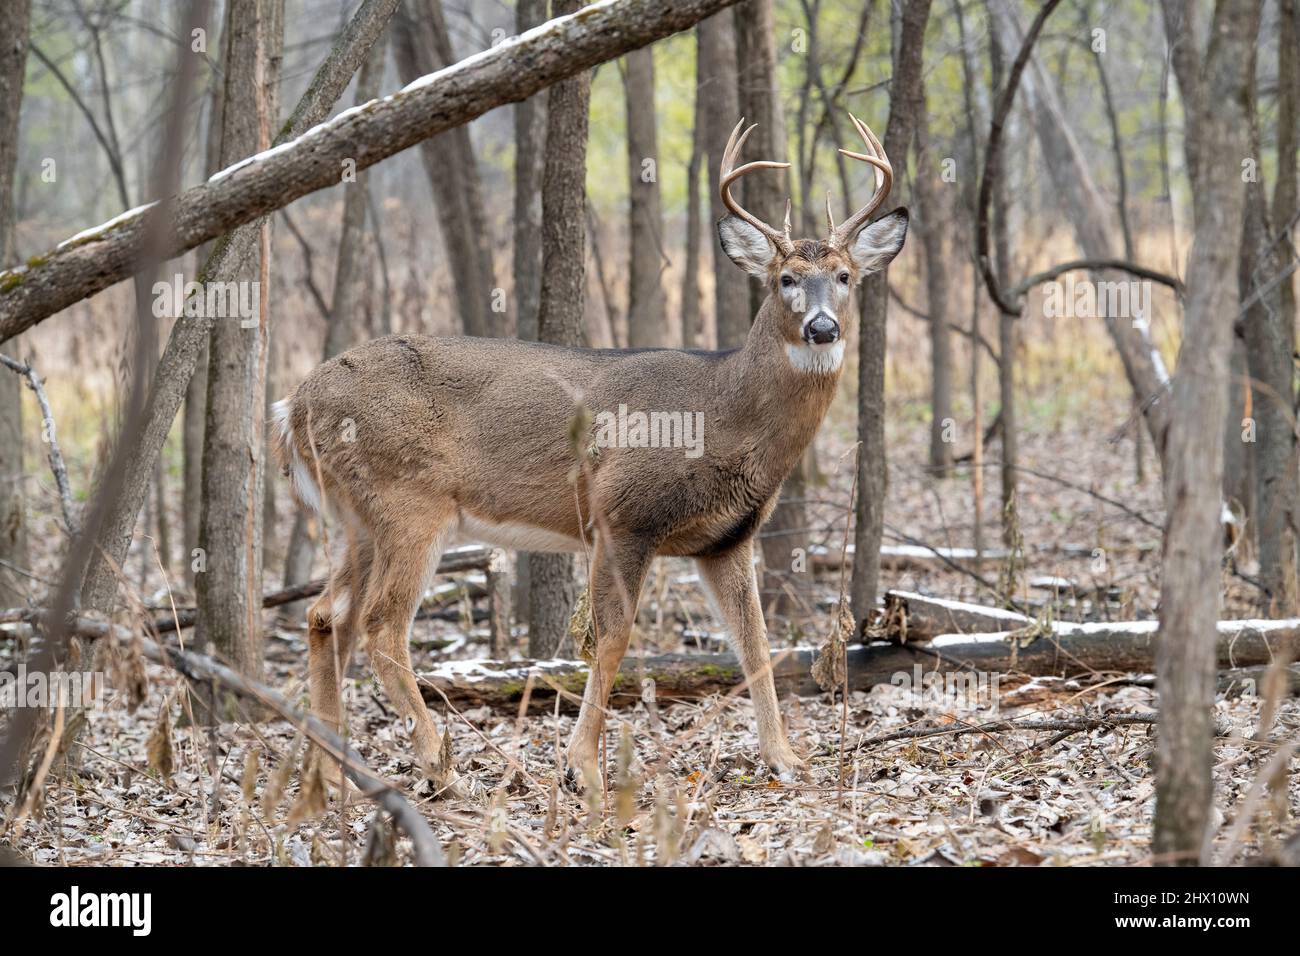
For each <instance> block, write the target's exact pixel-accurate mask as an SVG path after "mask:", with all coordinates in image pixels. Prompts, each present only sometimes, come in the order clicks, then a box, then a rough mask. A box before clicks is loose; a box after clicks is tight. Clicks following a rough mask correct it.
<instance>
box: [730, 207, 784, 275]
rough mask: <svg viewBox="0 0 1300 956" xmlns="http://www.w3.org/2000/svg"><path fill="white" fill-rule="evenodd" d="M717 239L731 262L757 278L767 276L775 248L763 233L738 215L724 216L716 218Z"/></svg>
mask: <svg viewBox="0 0 1300 956" xmlns="http://www.w3.org/2000/svg"><path fill="white" fill-rule="evenodd" d="M718 240H719V241H720V242H721V243H722V251H723V252H725V253H726V254H727V256H728V257H729V258H730V259H731V261H732V262H734V263H735V264H736V265H738V266H740V268H742V269H744V270H745V271H746V272H748V273H749V274H750V275H752V276H754V277H755V278H757V279H766V278H767V264H768V263H769V262H771V261H772V255H773V253H774V252H775V250H774V249H773V248H772V244H771V243H770V242H768V241H767V237H766V236H765V235H763V234H762V233H761V232H759V231H758V230H757V229H755V228H754V227H753V226H751V225H750V224H749V223H747V222H745V220H743V219H741V218H740V217H739V216H724V217H723V218H721V219H719V220H718Z"/></svg>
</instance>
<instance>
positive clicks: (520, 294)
mask: <svg viewBox="0 0 1300 956" xmlns="http://www.w3.org/2000/svg"><path fill="white" fill-rule="evenodd" d="M545 19H546V0H519V2H518V4H517V5H516V7H515V30H516V31H517V32H519V33H523V32H524V31H525V30H531V29H532V28H533V27H535V26H537V25H538V24H539V23H541V22H542V21H543V20H545ZM545 162H546V96H545V95H544V94H538V95H536V96H530V97H529V98H528V99H526V100H523V101H522V102H519V103H517V104H515V197H514V208H515V248H514V272H515V275H514V278H515V317H516V323H517V325H516V334H517V335H518V336H519V338H521V339H524V340H525V341H528V342H535V341H536V340H537V309H538V306H539V304H540V301H541V296H542V170H543V167H544V166H545Z"/></svg>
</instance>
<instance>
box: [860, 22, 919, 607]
mask: <svg viewBox="0 0 1300 956" xmlns="http://www.w3.org/2000/svg"><path fill="white" fill-rule="evenodd" d="M929 19H930V0H907V4H906V6H905V7H904V8H903V12H902V24H901V29H900V31H899V37H898V42H897V44H896V45H895V47H894V56H893V61H894V70H893V76H892V77H891V79H890V81H889V124H888V126H886V127H885V140H884V144H883V145H884V147H885V152H886V153H887V154H888V155H890V156H892V157H894V162H896V163H898V168H900V169H902V168H903V167H904V162H905V159H906V157H907V151H908V148H909V147H910V146H911V143H912V137H913V136H914V135H915V129H916V127H915V123H916V117H917V116H918V115H920V112H921V110H922V109H924V102H923V100H922V90H921V54H922V46H923V44H924V40H925V27H926V23H927V22H928V21H929ZM901 178H902V177H900V179H901ZM860 307H861V314H862V321H861V327H860V332H859V336H858V440H859V441H860V442H861V443H862V446H861V448H860V449H859V451H858V499H857V504H856V505H855V516H856V526H855V528H854V531H853V544H854V554H855V558H854V561H853V581H852V592H851V593H852V598H853V616H854V618H855V620H856V621H857V623H858V625H859V627H860V626H861V625H862V622H863V621H864V620H865V619H866V617H867V615H868V614H870V613H871V611H872V610H873V609H874V608H875V606H876V588H877V587H878V585H879V578H880V541H881V537H882V536H883V533H884V509H885V492H886V488H887V486H888V474H889V473H888V465H887V464H886V460H885V342H886V338H885V320H886V318H887V315H888V310H889V277H888V270H887V269H885V270H882V271H880V272H877V273H876V274H875V275H870V276H867V278H866V279H865V280H864V281H863V283H862V291H861V300H860Z"/></svg>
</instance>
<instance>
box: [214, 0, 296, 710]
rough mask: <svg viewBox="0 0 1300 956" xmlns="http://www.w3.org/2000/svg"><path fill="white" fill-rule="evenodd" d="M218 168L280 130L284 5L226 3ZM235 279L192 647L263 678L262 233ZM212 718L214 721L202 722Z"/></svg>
mask: <svg viewBox="0 0 1300 956" xmlns="http://www.w3.org/2000/svg"><path fill="white" fill-rule="evenodd" d="M225 34H226V55H225V62H226V64H227V66H226V91H225V109H224V110H223V112H222V124H221V126H222V128H221V164H222V165H223V166H226V165H229V164H230V163H233V162H235V161H236V160H238V159H241V158H243V157H244V156H248V155H251V154H253V153H256V152H259V151H260V150H263V149H266V148H267V147H268V146H270V144H271V138H272V136H273V135H274V133H273V130H274V129H275V128H276V127H278V126H279V123H278V121H277V119H276V117H277V114H278V108H277V106H278V96H277V90H278V86H279V79H280V56H281V51H282V49H283V44H284V2H283V0H230V2H229V4H228V6H227V13H226V30H225ZM261 228H262V235H261V239H260V250H259V253H258V255H256V256H254V257H251V258H250V260H249V261H248V262H247V264H246V265H244V266H243V267H242V268H240V269H239V270H238V271H237V272H236V273H235V275H234V280H235V281H236V282H240V283H247V284H249V285H250V286H252V287H254V288H256V289H257V290H258V295H259V302H258V309H257V311H258V315H257V322H256V324H255V325H252V327H247V326H246V324H245V322H243V321H240V320H239V318H237V317H224V318H221V317H219V318H218V319H217V321H216V322H215V323H214V324H213V326H212V335H211V338H210V340H209V343H208V350H209V351H208V354H209V361H208V400H207V427H206V429H205V434H204V442H203V510H202V515H201V517H200V522H199V547H200V549H201V550H202V552H203V559H204V561H205V562H206V568H205V569H204V570H203V571H202V573H200V574H198V575H197V580H196V583H197V595H196V597H197V604H198V608H199V620H198V627H197V630H196V632H195V637H196V640H197V641H198V642H199V644H200V646H203V645H205V644H206V643H208V642H211V643H212V644H213V645H214V646H215V647H216V650H217V652H218V653H219V654H220V655H221V656H222V657H223V658H224V659H226V660H228V661H229V662H230V663H231V666H233V667H234V668H235V669H236V670H238V671H240V672H241V673H243V674H248V675H250V676H253V677H257V676H259V675H260V674H261V672H262V558H263V555H262V517H263V515H262V493H263V485H264V482H265V480H266V469H265V455H264V442H265V431H266V429H265V412H266V408H265V404H264V403H265V395H266V357H267V319H268V313H269V311H270V310H269V308H268V307H267V305H268V300H267V295H268V292H269V285H270V242H271V236H270V229H271V224H270V221H269V220H268V221H267V222H265V223H263V224H262V227H261ZM209 716H211V717H212V718H213V719H216V715H215V714H213V715H209Z"/></svg>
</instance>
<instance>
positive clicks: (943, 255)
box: [916, 113, 955, 478]
mask: <svg viewBox="0 0 1300 956" xmlns="http://www.w3.org/2000/svg"><path fill="white" fill-rule="evenodd" d="M937 158H938V157H937V156H936V154H935V151H934V149H933V147H932V146H931V143H930V135H929V126H928V123H927V122H926V114H924V113H922V115H921V116H920V117H919V118H918V125H917V130H916V205H917V210H918V212H919V213H920V216H919V217H918V218H919V219H920V222H919V223H918V225H919V227H920V230H919V231H920V234H921V235H920V238H921V245H922V247H923V248H924V250H925V293H926V310H927V311H928V312H929V315H930V470H931V471H932V472H933V473H934V474H935V475H936V476H937V477H940V478H947V477H949V476H950V475H951V474H952V459H953V441H952V438H953V436H954V434H955V433H954V432H953V430H952V428H951V427H950V423H951V420H952V417H953V414H952V330H951V328H950V327H949V323H950V317H949V314H948V269H949V268H950V260H949V258H948V250H947V248H946V246H947V244H946V243H945V242H944V236H945V233H946V232H947V230H948V229H949V219H948V217H947V216H946V215H945V209H944V201H943V194H944V190H943V186H942V185H941V183H940V180H939V176H940V170H939V163H938V162H936V160H937Z"/></svg>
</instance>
